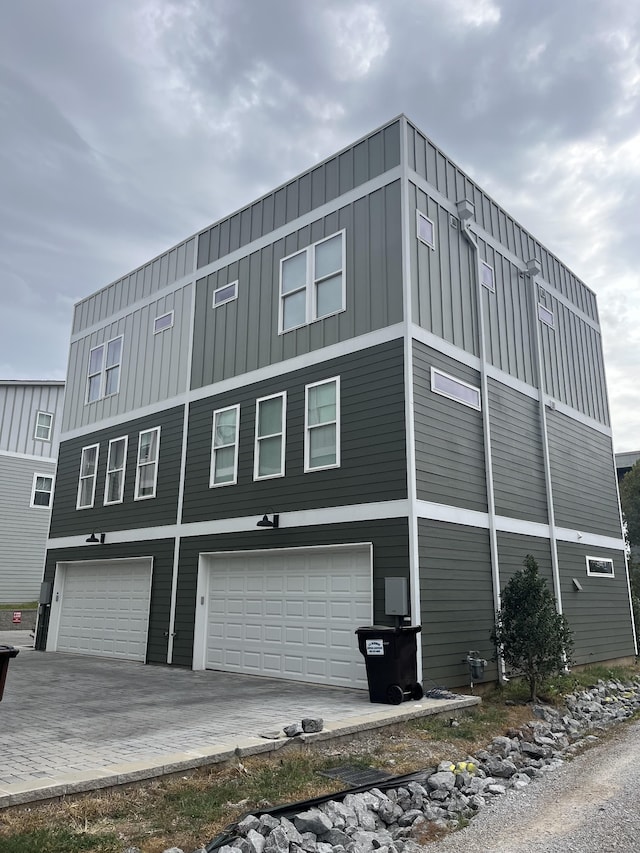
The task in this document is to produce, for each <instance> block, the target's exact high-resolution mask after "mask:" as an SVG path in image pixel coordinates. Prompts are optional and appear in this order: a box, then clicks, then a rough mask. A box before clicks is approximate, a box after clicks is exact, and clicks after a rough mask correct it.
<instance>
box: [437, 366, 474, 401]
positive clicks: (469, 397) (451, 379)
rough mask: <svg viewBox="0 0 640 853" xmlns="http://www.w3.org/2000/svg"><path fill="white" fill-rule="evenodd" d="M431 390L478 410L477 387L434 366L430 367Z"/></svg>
mask: <svg viewBox="0 0 640 853" xmlns="http://www.w3.org/2000/svg"><path fill="white" fill-rule="evenodd" d="M431 390H432V391H433V392H434V393H435V394H441V395H442V396H443V397H448V398H449V399H450V400H455V401H456V402H458V403H463V404H464V405H465V406H471V408H472V409H478V411H479V410H480V389H479V388H476V387H475V386H474V385H469V384H468V383H467V382H463V381H462V380H461V379H456V378H455V376H449V374H448V373H443V372H442V371H441V370H436V368H435V367H432V368H431Z"/></svg>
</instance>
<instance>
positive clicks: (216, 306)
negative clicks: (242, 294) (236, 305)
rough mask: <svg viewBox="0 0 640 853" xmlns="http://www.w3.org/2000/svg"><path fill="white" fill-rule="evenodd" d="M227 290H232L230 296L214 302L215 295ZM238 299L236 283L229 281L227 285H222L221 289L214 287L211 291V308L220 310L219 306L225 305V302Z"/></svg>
mask: <svg viewBox="0 0 640 853" xmlns="http://www.w3.org/2000/svg"><path fill="white" fill-rule="evenodd" d="M227 288H233V292H232V295H231V296H228V297H227V298H226V299H222V300H221V301H220V302H216V293H219V292H220V291H221V290H226V289H227ZM237 298H238V282H237V281H230V282H229V284H223V285H222V286H221V287H216V289H215V290H214V291H213V297H212V307H213V308H220V306H221V305H226V304H227V302H233V301H234V299H237Z"/></svg>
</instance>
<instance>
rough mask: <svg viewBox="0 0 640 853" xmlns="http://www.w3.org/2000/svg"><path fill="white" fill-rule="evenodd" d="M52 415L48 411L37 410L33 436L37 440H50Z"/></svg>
mask: <svg viewBox="0 0 640 853" xmlns="http://www.w3.org/2000/svg"><path fill="white" fill-rule="evenodd" d="M52 427H53V415H52V414H50V413H49V412H38V414H37V415H36V431H35V434H34V438H35V439H37V440H38V441H51V429H52Z"/></svg>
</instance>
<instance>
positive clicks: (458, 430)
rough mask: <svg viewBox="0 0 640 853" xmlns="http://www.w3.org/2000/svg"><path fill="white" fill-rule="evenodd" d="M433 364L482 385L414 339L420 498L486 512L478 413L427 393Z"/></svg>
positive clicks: (470, 372)
mask: <svg viewBox="0 0 640 853" xmlns="http://www.w3.org/2000/svg"><path fill="white" fill-rule="evenodd" d="M432 366H433V367H435V368H437V369H439V370H442V371H444V372H445V373H448V374H449V375H451V376H454V377H455V378H457V379H461V380H462V381H464V382H467V383H469V384H471V385H474V386H476V387H479V385H480V378H479V374H478V371H477V370H473V369H472V368H470V367H467V366H466V365H464V364H461V363H460V362H457V361H454V360H453V359H451V358H448V357H447V356H445V355H443V354H442V353H439V352H436V351H435V350H433V349H431V348H429V347H427V346H425V345H424V344H422V343H420V342H419V341H414V344H413V374H414V382H413V402H414V411H415V444H416V480H417V493H418V498H419V499H420V500H425V501H433V502H435V503H441V504H449V505H451V506H458V507H464V508H465V509H474V510H479V511H480V512H486V511H487V489H486V479H485V469H484V442H483V434H482V413H481V412H479V411H476V410H475V409H472V408H470V407H469V406H465V405H463V404H462V403H458V402H456V401H455V400H450V399H449V398H448V397H443V396H442V395H440V394H434V393H433V392H432V391H431V370H430V369H431V367H432Z"/></svg>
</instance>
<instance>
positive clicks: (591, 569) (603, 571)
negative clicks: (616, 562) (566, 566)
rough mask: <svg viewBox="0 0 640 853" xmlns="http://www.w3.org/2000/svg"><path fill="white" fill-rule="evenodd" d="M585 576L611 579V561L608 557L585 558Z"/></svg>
mask: <svg viewBox="0 0 640 853" xmlns="http://www.w3.org/2000/svg"><path fill="white" fill-rule="evenodd" d="M586 560H587V574H588V575H601V576H606V577H610V578H612V577H613V576H614V575H613V560H612V559H610V558H609V557H587V558H586Z"/></svg>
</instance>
